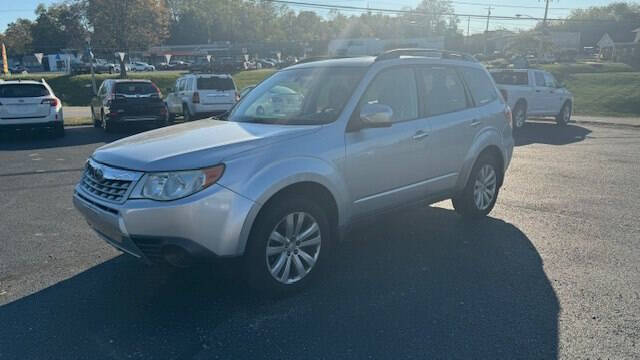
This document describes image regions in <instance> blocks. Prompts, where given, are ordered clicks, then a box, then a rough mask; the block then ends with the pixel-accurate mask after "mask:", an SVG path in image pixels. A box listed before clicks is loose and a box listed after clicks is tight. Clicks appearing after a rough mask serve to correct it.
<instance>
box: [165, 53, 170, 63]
mask: <svg viewBox="0 0 640 360" xmlns="http://www.w3.org/2000/svg"><path fill="white" fill-rule="evenodd" d="M164 59H165V61H166V63H167V64H168V63H169V62H170V61H171V54H164Z"/></svg>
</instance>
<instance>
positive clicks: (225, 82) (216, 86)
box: [198, 76, 236, 91]
mask: <svg viewBox="0 0 640 360" xmlns="http://www.w3.org/2000/svg"><path fill="white" fill-rule="evenodd" d="M235 88H236V87H235V85H234V84H233V80H232V79H231V78H228V77H219V76H212V77H199V78H198V90H219V91H227V90H235Z"/></svg>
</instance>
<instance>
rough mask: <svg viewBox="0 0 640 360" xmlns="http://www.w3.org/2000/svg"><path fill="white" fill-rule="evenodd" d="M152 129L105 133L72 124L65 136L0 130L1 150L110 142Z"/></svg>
mask: <svg viewBox="0 0 640 360" xmlns="http://www.w3.org/2000/svg"><path fill="white" fill-rule="evenodd" d="M147 130H150V128H149V127H131V128H128V129H123V130H120V131H117V132H114V133H105V132H104V131H103V130H102V129H99V128H94V127H93V126H72V127H66V128H65V133H66V135H65V137H63V138H55V137H53V134H52V133H51V131H49V130H48V129H37V130H27V131H3V132H0V151H2V150H35V149H50V148H58V147H67V146H78V145H89V144H97V143H109V142H112V141H115V140H118V139H121V138H123V137H127V136H130V135H134V134H137V133H140V132H143V131H147Z"/></svg>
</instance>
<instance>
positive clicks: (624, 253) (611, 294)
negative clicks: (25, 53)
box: [0, 122, 640, 359]
mask: <svg viewBox="0 0 640 360" xmlns="http://www.w3.org/2000/svg"><path fill="white" fill-rule="evenodd" d="M126 135H127V134H126V133H121V134H114V135H105V134H104V133H102V132H101V131H100V130H98V129H94V128H92V127H74V128H68V129H67V136H66V137H65V138H64V139H59V140H56V139H48V138H46V137H45V136H41V135H24V136H21V137H19V138H18V139H7V138H3V139H2V140H0V359H50V358H51V359H126V358H133V359H157V358H179V359H188V358H195V359H210V358H223V359H225V358H228V359H238V358H269V359H276V358H282V359H285V358H291V359H307V358H309V359H311V358H324V359H343V358H344V359H361V358H372V359H405V358H407V359H408V358H414V359H427V358H487V359H497V358H508V359H514V358H532V359H553V358H566V359H584V358H590V359H598V358H602V359H631V358H638V356H639V355H638V354H640V265H639V264H640V263H639V262H638V259H639V258H640V225H639V224H638V214H640V190H639V189H640V176H639V175H640V129H633V128H630V127H616V126H594V125H576V124H572V125H570V126H568V127H566V128H558V127H556V126H555V125H554V124H552V123H546V122H534V123H531V124H528V125H527V127H526V128H525V129H524V130H523V132H522V133H521V134H520V135H519V136H518V138H517V148H516V150H515V153H514V157H513V161H512V165H511V168H510V169H509V172H508V174H507V177H506V180H505V186H504V188H503V189H502V192H501V194H500V197H499V199H498V204H497V206H496V208H495V210H494V211H493V213H492V214H491V217H490V218H488V219H486V220H483V221H480V222H465V221H463V220H462V219H461V218H460V217H458V216H457V215H456V214H455V213H454V212H453V211H452V210H451V205H450V203H449V202H443V203H439V204H436V205H433V206H421V207H416V208H414V209H409V210H404V211H402V212H399V213H395V214H391V215H388V216H385V217H383V218H380V219H375V220H376V221H374V222H372V223H371V224H370V225H369V226H364V227H362V228H358V229H356V230H355V231H353V233H352V234H351V235H350V236H349V241H348V242H345V243H343V244H341V246H340V247H339V249H338V251H337V253H336V257H335V259H333V260H332V262H331V266H330V270H331V271H330V272H328V274H327V275H326V277H325V278H323V279H322V280H321V281H320V282H318V283H316V284H314V286H312V287H311V288H309V289H308V290H307V291H305V292H303V293H300V294H297V295H295V296H292V297H289V298H285V299H264V298H260V297H256V296H255V294H253V293H251V292H249V291H248V290H247V289H246V288H245V287H244V286H243V285H242V284H240V283H239V280H238V278H237V277H236V276H235V275H236V274H235V271H234V267H233V266H232V265H233V264H228V265H229V266H221V265H218V266H204V267H198V268H194V269H189V270H179V271H178V270H167V269H163V268H156V267H148V266H145V265H143V264H141V263H138V262H137V261H136V260H135V259H133V258H131V257H129V256H125V255H121V254H120V253H119V252H118V251H116V250H114V249H112V248H110V247H109V246H108V245H106V244H105V243H104V242H103V241H102V240H100V239H99V238H98V236H97V235H95V234H94V233H93V232H92V231H91V230H90V229H89V228H88V226H86V224H85V223H84V222H83V220H82V218H81V216H80V215H79V214H77V213H76V211H75V210H74V209H73V207H72V204H71V195H72V191H73V186H74V184H75V183H76V182H77V181H78V179H79V177H80V174H81V170H82V166H83V163H84V160H85V159H86V158H87V157H88V156H89V155H90V154H91V152H92V151H93V150H94V149H95V148H97V147H98V146H100V145H102V144H104V143H106V142H110V141H113V140H115V139H117V138H119V137H123V136H126ZM223 265H224V264H223Z"/></svg>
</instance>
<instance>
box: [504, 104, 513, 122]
mask: <svg viewBox="0 0 640 360" xmlns="http://www.w3.org/2000/svg"><path fill="white" fill-rule="evenodd" d="M504 120H505V121H506V122H507V126H509V127H512V126H513V118H512V115H511V108H510V107H509V105H507V104H505V105H504Z"/></svg>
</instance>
